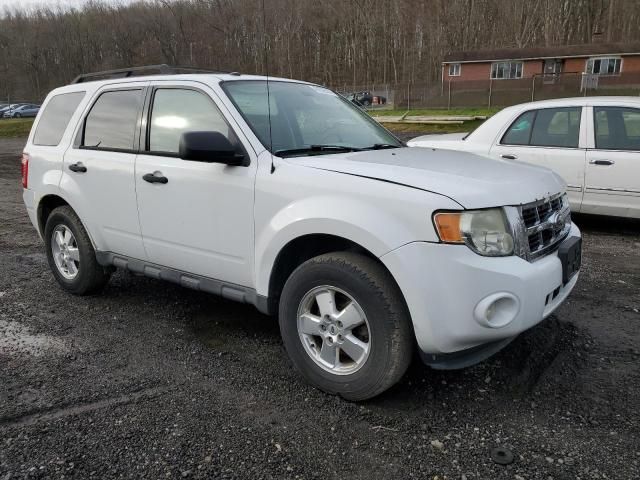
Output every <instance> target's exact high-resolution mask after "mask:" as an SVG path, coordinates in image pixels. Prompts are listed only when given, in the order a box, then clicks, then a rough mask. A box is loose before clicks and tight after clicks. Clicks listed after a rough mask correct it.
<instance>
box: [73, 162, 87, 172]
mask: <svg viewBox="0 0 640 480" xmlns="http://www.w3.org/2000/svg"><path fill="white" fill-rule="evenodd" d="M69 170H71V171H72V172H76V173H84V172H86V171H87V167H85V166H84V165H83V164H82V162H78V163H72V164H71V165H69Z"/></svg>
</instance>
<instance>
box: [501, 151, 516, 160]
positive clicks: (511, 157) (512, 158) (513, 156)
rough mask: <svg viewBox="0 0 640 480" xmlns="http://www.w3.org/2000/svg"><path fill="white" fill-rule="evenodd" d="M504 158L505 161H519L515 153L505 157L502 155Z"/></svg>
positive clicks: (507, 154) (506, 154)
mask: <svg viewBox="0 0 640 480" xmlns="http://www.w3.org/2000/svg"><path fill="white" fill-rule="evenodd" d="M500 156H501V157H502V158H504V159H505V160H517V159H518V156H517V155H514V154H513V153H505V154H503V155H500Z"/></svg>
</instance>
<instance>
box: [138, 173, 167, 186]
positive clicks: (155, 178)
mask: <svg viewBox="0 0 640 480" xmlns="http://www.w3.org/2000/svg"><path fill="white" fill-rule="evenodd" d="M142 179H143V180H144V181H145V182H149V183H162V184H165V183H168V182H169V179H168V178H167V177H164V176H163V175H162V173H160V172H154V173H147V174H146V175H143V176H142Z"/></svg>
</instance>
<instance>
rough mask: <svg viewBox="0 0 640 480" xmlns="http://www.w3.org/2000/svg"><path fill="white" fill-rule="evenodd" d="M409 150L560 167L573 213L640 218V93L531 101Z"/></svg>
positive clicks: (425, 138)
mask: <svg viewBox="0 0 640 480" xmlns="http://www.w3.org/2000/svg"><path fill="white" fill-rule="evenodd" d="M408 145H409V146H411V147H430V148H437V149H446V150H460V151H466V152H473V153H477V154H481V155H486V156H489V157H493V158H496V159H503V160H505V161H507V162H513V161H517V162H525V163H530V164H534V165H540V166H544V167H548V168H551V169H552V170H555V171H556V172H557V173H558V174H559V175H560V176H561V177H562V178H563V179H564V180H565V182H566V183H567V192H568V194H569V202H570V205H571V209H572V210H573V211H574V212H580V213H591V214H600V215H613V216H620V217H634V218H640V98H637V97H590V98H589V97H585V98H566V99H559V100H547V101H542V102H531V103H525V104H521V105H515V106H513V107H509V108H505V109H504V110H502V111H500V112H499V113H497V114H496V115H494V116H493V117H491V118H490V119H489V120H487V121H486V122H485V123H484V124H482V125H481V126H480V127H479V128H478V129H476V130H475V131H474V132H472V133H470V134H468V135H465V134H451V135H427V136H422V137H418V138H414V139H413V140H411V141H409V142H408Z"/></svg>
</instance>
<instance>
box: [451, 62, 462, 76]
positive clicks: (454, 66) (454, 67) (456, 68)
mask: <svg viewBox="0 0 640 480" xmlns="http://www.w3.org/2000/svg"><path fill="white" fill-rule="evenodd" d="M461 70H462V65H460V64H459V63H450V64H449V76H450V77H459V76H460V71H461Z"/></svg>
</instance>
